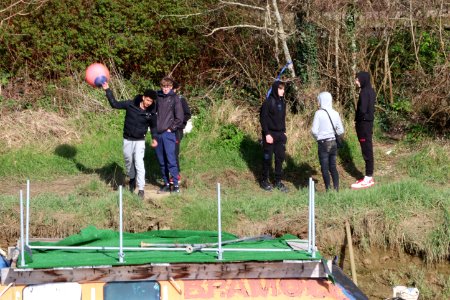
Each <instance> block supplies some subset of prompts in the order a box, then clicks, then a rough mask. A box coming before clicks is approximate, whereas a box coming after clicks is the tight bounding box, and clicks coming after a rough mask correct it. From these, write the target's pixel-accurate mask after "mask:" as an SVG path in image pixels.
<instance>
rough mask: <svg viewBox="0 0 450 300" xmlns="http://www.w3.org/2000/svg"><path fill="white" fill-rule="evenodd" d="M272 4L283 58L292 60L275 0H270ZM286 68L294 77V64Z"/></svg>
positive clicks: (287, 60) (288, 60)
mask: <svg viewBox="0 0 450 300" xmlns="http://www.w3.org/2000/svg"><path fill="white" fill-rule="evenodd" d="M272 6H273V10H274V13H275V17H276V19H277V31H278V37H279V38H280V41H281V45H282V47H283V53H284V58H285V59H286V62H292V58H291V53H290V52H289V48H288V45H287V37H286V33H285V32H284V27H283V21H282V19H281V15H280V11H279V10H278V5H277V0H272ZM288 69H289V70H290V71H291V77H292V78H295V77H296V76H295V70H294V64H290V65H289V66H288Z"/></svg>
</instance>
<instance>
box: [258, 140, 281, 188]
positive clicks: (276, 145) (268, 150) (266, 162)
mask: <svg viewBox="0 0 450 300" xmlns="http://www.w3.org/2000/svg"><path fill="white" fill-rule="evenodd" d="M271 135H272V137H273V143H272V144H267V143H266V137H265V136H263V152H264V159H263V174H262V180H269V171H270V168H271V167H272V156H273V155H274V154H275V172H274V175H275V182H279V181H281V177H282V175H283V169H282V168H283V162H284V160H285V158H286V142H287V138H286V135H285V134H284V133H283V132H277V133H271Z"/></svg>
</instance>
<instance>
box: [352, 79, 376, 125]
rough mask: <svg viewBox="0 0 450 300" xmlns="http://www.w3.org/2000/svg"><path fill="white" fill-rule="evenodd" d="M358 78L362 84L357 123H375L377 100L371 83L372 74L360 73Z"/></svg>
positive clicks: (357, 107)
mask: <svg viewBox="0 0 450 300" xmlns="http://www.w3.org/2000/svg"><path fill="white" fill-rule="evenodd" d="M356 77H357V78H358V80H359V83H360V84H361V91H360V92H359V97H358V104H357V105H356V113H355V121H356V122H361V121H370V122H371V121H373V119H374V114H375V98H376V94H375V91H374V90H373V88H372V85H371V83H370V74H369V73H367V72H359V73H358V74H356Z"/></svg>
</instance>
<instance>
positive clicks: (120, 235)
mask: <svg viewBox="0 0 450 300" xmlns="http://www.w3.org/2000/svg"><path fill="white" fill-rule="evenodd" d="M122 198H123V197H122V186H121V185H119V262H120V263H123V262H124V261H123V258H124V256H125V254H124V253H123V222H122V221H123V220H122Z"/></svg>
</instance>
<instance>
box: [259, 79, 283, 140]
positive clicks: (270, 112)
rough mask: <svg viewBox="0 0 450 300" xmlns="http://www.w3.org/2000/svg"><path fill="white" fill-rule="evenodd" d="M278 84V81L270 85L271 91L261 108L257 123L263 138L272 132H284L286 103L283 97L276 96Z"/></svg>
mask: <svg viewBox="0 0 450 300" xmlns="http://www.w3.org/2000/svg"><path fill="white" fill-rule="evenodd" d="M279 84H280V82H279V81H275V82H274V83H273V84H272V91H271V92H270V95H269V97H268V98H267V99H266V100H265V101H264V103H263V104H262V106H261V111H260V114H259V121H260V123H261V129H262V134H263V136H266V135H268V134H271V133H272V132H283V133H285V132H286V102H285V101H284V97H280V96H278V86H279Z"/></svg>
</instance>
